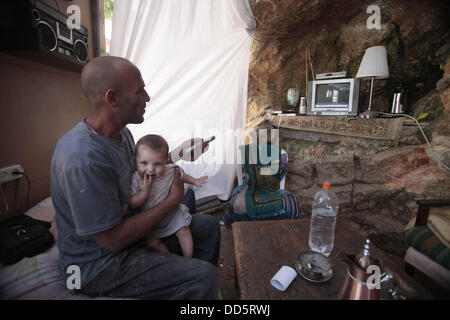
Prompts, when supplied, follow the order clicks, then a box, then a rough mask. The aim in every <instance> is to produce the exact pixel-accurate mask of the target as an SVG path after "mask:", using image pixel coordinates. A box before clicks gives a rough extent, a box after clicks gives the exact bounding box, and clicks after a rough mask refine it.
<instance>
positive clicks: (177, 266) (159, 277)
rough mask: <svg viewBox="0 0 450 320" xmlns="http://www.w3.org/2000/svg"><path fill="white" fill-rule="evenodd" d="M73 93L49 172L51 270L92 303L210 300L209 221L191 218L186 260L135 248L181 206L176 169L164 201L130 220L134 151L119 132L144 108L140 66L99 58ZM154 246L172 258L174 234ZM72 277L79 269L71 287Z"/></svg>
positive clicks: (212, 249) (213, 224)
mask: <svg viewBox="0 0 450 320" xmlns="http://www.w3.org/2000/svg"><path fill="white" fill-rule="evenodd" d="M81 87H82V90H83V93H84V94H85V95H86V97H87V98H88V100H89V103H90V109H89V112H88V114H87V116H86V117H85V118H83V120H82V121H81V122H80V123H78V124H77V125H76V126H75V127H74V128H73V129H72V130H70V131H69V132H68V133H66V134H65V135H64V136H63V137H62V138H61V139H60V140H59V141H58V143H57V145H56V148H55V151H54V154H53V157H52V162H51V171H50V178H51V196H52V201H53V205H54V207H55V210H56V225H57V228H58V237H57V245H58V250H59V263H60V269H61V273H62V274H63V275H64V276H65V278H66V281H67V283H69V282H70V281H72V282H71V283H72V285H71V286H72V287H73V286H74V284H75V290H77V291H80V292H82V293H85V294H89V295H92V296H100V295H102V296H110V297H123V298H136V299H215V298H217V293H218V275H217V268H216V265H217V262H218V257H219V248H220V228H219V224H218V221H217V219H215V218H213V217H211V216H208V215H195V214H194V215H193V217H192V222H191V226H190V227H191V232H192V235H193V239H194V258H191V259H187V258H184V257H182V256H181V255H179V254H174V253H161V252H158V251H154V250H152V249H150V248H148V247H147V246H146V244H145V241H142V238H143V237H144V236H145V235H146V234H148V233H149V232H150V231H152V230H153V229H154V228H155V227H156V226H157V225H158V224H159V222H160V221H161V220H162V219H163V218H164V217H165V216H166V215H168V214H169V213H170V212H171V211H172V210H173V209H175V208H176V207H177V206H178V205H179V204H180V202H181V201H182V199H183V183H182V182H181V180H180V178H179V177H180V174H179V172H177V173H176V175H175V178H174V182H173V183H172V186H171V189H170V194H169V196H168V197H167V199H166V200H164V201H163V202H162V203H161V204H159V205H157V206H156V207H153V208H152V209H149V210H147V211H143V212H141V213H138V214H134V215H130V212H129V199H130V185H131V176H132V173H133V172H134V171H135V170H136V168H135V161H134V148H135V144H134V140H133V137H132V135H131V133H130V131H129V130H128V128H126V125H127V124H129V123H135V124H137V123H142V122H143V121H144V117H143V116H144V112H145V107H146V103H147V102H149V101H150V97H149V95H148V94H147V92H146V90H145V84H144V81H143V79H142V76H141V73H140V71H139V69H138V68H137V67H136V66H135V65H134V64H133V63H131V62H130V61H128V60H126V59H123V58H119V57H111V56H110V57H98V58H95V59H93V60H92V61H90V62H89V63H88V64H87V65H86V66H85V67H84V68H83V71H82V74H81ZM168 123H169V122H168ZM162 240H163V241H164V242H165V244H166V245H167V246H168V247H169V249H171V252H178V253H180V248H179V244H178V243H177V240H176V238H175V237H169V238H166V239H162ZM74 267H75V269H74ZM72 270H79V271H80V272H79V276H80V282H79V284H80V285H79V286H78V287H77V285H76V284H77V283H78V282H77V281H76V280H77V279H75V278H74V277H76V276H77V275H76V274H74V272H73V271H72Z"/></svg>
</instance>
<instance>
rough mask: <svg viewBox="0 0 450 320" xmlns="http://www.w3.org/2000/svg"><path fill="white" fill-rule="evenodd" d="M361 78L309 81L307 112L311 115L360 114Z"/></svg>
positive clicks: (348, 115) (351, 115) (349, 115)
mask: <svg viewBox="0 0 450 320" xmlns="http://www.w3.org/2000/svg"><path fill="white" fill-rule="evenodd" d="M358 98H359V79H355V78H344V79H323V80H322V79H321V80H314V81H309V82H308V99H307V102H306V103H307V107H306V114H307V115H310V116H320V115H322V116H346V117H353V116H355V117H356V116H357V115H358Z"/></svg>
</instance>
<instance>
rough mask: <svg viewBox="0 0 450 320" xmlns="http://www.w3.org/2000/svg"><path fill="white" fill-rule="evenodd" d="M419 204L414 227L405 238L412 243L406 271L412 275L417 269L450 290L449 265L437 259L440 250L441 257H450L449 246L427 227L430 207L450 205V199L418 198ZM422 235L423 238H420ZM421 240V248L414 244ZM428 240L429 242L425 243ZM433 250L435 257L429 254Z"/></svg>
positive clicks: (406, 262)
mask: <svg viewBox="0 0 450 320" xmlns="http://www.w3.org/2000/svg"><path fill="white" fill-rule="evenodd" d="M417 204H418V205H419V210H418V212H417V217H416V221H415V224H414V228H413V229H411V230H408V231H406V232H405V239H406V240H407V242H408V243H409V244H410V247H409V248H408V250H407V251H406V255H405V258H404V260H405V271H406V273H408V274H409V275H410V276H411V277H412V276H413V275H414V271H415V270H416V269H417V270H419V271H421V272H422V273H424V274H425V275H427V276H428V277H429V278H431V279H433V280H434V281H435V282H436V283H437V284H438V285H439V286H441V287H443V288H445V289H447V290H450V270H449V269H448V266H447V267H446V266H443V265H441V264H440V263H438V262H437V261H436V259H435V257H436V256H437V255H438V254H436V251H438V250H440V252H441V254H440V256H441V257H442V256H444V255H446V256H447V257H448V254H449V253H448V251H446V250H449V248H447V247H446V246H445V245H444V244H443V243H442V242H441V241H440V240H439V239H435V238H438V237H437V236H436V235H435V234H434V233H433V231H432V230H431V229H430V228H428V227H427V223H428V217H429V215H430V208H437V207H447V206H450V200H418V201H417ZM420 237H422V238H421V239H420ZM426 237H428V239H426V240H424V239H425V238H426ZM434 237H435V238H434ZM412 239H417V241H414V240H412ZM419 241H420V242H421V243H422V245H421V247H420V248H419V246H418V245H413V244H412V242H416V244H417V243H418V242H419ZM426 241H428V243H425V242H426ZM431 246H433V248H432V249H431V248H430V247H431ZM421 249H422V250H421ZM432 250H434V251H433V258H431V257H430V256H429V255H428V254H427V253H430V252H431V251H432ZM425 251H426V252H425Z"/></svg>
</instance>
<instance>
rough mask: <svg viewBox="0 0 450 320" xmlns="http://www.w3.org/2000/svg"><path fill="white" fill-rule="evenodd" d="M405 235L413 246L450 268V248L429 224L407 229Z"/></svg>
mask: <svg viewBox="0 0 450 320" xmlns="http://www.w3.org/2000/svg"><path fill="white" fill-rule="evenodd" d="M403 235H404V237H405V240H406V242H408V244H409V245H410V246H411V247H413V248H414V249H416V250H417V251H420V252H421V253H423V254H425V255H426V256H428V257H429V258H431V259H433V260H434V261H436V262H437V263H439V264H440V265H442V266H444V267H445V268H447V269H450V249H449V248H447V247H446V246H445V245H444V244H443V243H442V242H441V241H440V240H439V238H438V237H437V236H436V235H435V234H434V233H433V231H431V230H430V228H429V227H428V226H420V227H415V228H412V229H410V230H407V231H405V232H404V233H403Z"/></svg>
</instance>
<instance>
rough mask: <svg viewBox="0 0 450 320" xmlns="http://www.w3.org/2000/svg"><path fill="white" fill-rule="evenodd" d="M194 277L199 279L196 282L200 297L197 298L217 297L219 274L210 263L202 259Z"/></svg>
mask: <svg viewBox="0 0 450 320" xmlns="http://www.w3.org/2000/svg"><path fill="white" fill-rule="evenodd" d="M196 277H198V279H201V280H200V282H199V284H198V290H199V294H200V297H199V298H198V299H217V298H218V293H219V274H218V271H217V268H216V267H215V266H214V265H212V264H211V263H208V262H205V261H202V263H201V264H200V266H199V268H198V270H197V274H196Z"/></svg>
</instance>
